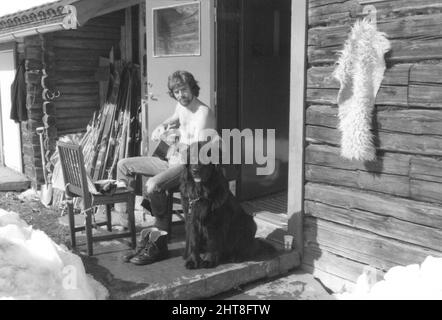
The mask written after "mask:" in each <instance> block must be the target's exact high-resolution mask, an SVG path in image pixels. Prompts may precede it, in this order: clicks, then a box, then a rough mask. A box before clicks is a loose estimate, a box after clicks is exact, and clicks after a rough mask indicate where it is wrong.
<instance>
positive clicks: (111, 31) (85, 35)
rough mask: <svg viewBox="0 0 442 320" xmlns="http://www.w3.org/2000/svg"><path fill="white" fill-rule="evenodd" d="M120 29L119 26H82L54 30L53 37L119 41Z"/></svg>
mask: <svg viewBox="0 0 442 320" xmlns="http://www.w3.org/2000/svg"><path fill="white" fill-rule="evenodd" d="M120 37H121V35H120V29H119V28H100V27H95V28H93V27H84V28H79V29H77V30H64V31H61V32H56V33H55V34H54V39H57V40H69V39H84V40H88V41H91V40H95V39H98V40H110V41H117V42H118V41H119V40H120Z"/></svg>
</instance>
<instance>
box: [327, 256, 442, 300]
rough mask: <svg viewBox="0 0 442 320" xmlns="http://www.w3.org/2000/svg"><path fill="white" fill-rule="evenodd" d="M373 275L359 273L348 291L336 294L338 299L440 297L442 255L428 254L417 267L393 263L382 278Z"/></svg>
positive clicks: (415, 298) (438, 298) (441, 289)
mask: <svg viewBox="0 0 442 320" xmlns="http://www.w3.org/2000/svg"><path fill="white" fill-rule="evenodd" d="M372 279H373V274H370V273H368V272H366V271H365V272H364V273H363V274H362V275H361V276H359V278H358V280H357V282H356V285H355V287H354V288H353V290H352V291H351V292H348V291H347V292H343V293H341V294H336V295H335V297H336V298H337V299H342V300H393V299H395V300H441V299H442V258H435V257H432V256H428V257H427V258H426V259H425V261H424V262H422V264H421V265H420V266H419V265H418V264H411V265H408V266H395V267H393V268H391V269H390V270H388V272H387V273H386V274H385V275H384V279H383V280H381V281H379V282H374V283H373V281H372Z"/></svg>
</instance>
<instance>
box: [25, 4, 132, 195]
mask: <svg viewBox="0 0 442 320" xmlns="http://www.w3.org/2000/svg"><path fill="white" fill-rule="evenodd" d="M123 24H124V11H118V12H114V13H110V14H107V15H104V16H101V17H97V18H94V19H91V20H90V21H88V22H87V23H86V24H85V25H84V26H81V27H79V28H78V29H76V30H65V31H58V32H53V33H48V34H44V35H42V36H30V37H26V38H24V39H22V40H20V41H18V44H17V52H18V57H19V60H21V59H25V60H26V82H27V92H28V94H27V108H28V116H29V120H28V121H27V122H25V123H22V125H21V126H22V143H23V157H24V159H23V160H24V168H25V174H26V175H27V176H28V177H29V178H30V179H31V181H32V186H33V187H34V188H36V186H37V184H40V183H43V182H44V179H43V170H42V165H41V152H40V142H39V136H38V135H37V134H36V131H35V129H36V128H37V127H41V126H43V125H46V126H49V127H50V130H49V131H50V135H51V138H50V139H48V140H47V143H50V144H51V146H50V149H52V150H55V140H56V139H57V137H59V136H61V135H64V134H67V133H76V132H81V131H85V130H86V126H87V124H88V122H89V121H90V120H91V118H92V115H93V113H94V111H96V110H98V109H99V107H100V106H99V84H98V80H97V78H96V73H97V71H98V67H99V57H100V56H103V57H109V52H110V50H111V48H112V46H114V47H116V48H119V43H120V39H121V26H122V25H123ZM42 41H44V42H45V47H46V57H45V58H46V63H47V73H48V78H47V79H46V84H47V86H48V87H49V88H51V89H54V90H55V91H56V90H59V91H60V94H61V96H60V97H59V98H56V99H55V100H53V106H51V111H49V110H46V109H45V108H44V107H43V102H44V101H43V99H42V86H41V77H42V73H41V69H42ZM54 107H55V109H54ZM45 116H46V118H44V117H45ZM43 119H46V120H45V121H43ZM53 135H55V137H53Z"/></svg>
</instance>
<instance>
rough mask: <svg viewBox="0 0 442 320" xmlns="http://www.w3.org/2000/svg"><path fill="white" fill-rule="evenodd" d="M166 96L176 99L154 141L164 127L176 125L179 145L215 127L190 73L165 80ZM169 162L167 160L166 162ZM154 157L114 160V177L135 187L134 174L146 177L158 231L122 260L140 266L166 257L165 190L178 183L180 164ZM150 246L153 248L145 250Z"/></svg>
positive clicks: (119, 208) (118, 208)
mask: <svg viewBox="0 0 442 320" xmlns="http://www.w3.org/2000/svg"><path fill="white" fill-rule="evenodd" d="M168 88H169V95H170V96H171V97H172V98H173V99H175V100H176V101H177V105H176V108H175V112H174V114H173V115H172V116H171V117H169V118H167V119H166V120H165V121H164V122H163V123H162V124H160V125H159V126H158V127H157V128H155V129H154V130H153V132H152V140H158V139H159V138H160V136H161V135H162V134H163V133H164V132H165V130H166V129H168V128H179V131H180V140H179V142H180V143H179V145H181V147H183V146H189V145H190V144H191V143H193V142H196V141H199V139H200V138H201V137H203V130H204V129H215V115H214V112H213V110H212V109H210V108H209V107H208V106H207V105H206V104H204V103H203V102H201V101H200V100H199V99H198V96H199V91H200V88H199V86H198V84H197V82H196V81H195V78H194V77H193V75H192V74H191V73H189V72H187V71H176V72H174V73H173V74H172V75H171V76H170V77H169V79H168ZM169 162H170V161H169ZM169 162H168V161H164V160H161V159H160V158H157V157H134V158H127V159H122V160H120V161H119V162H118V167H117V179H118V180H121V181H124V182H125V183H126V184H127V185H128V186H130V187H132V188H134V189H135V177H136V175H137V174H140V175H144V176H149V177H150V178H149V180H148V181H147V183H146V195H147V198H148V199H149V201H150V206H151V209H152V210H151V213H152V215H153V216H154V217H155V224H154V227H155V228H157V229H158V230H159V231H160V234H161V235H162V236H160V238H159V239H157V240H156V241H153V242H155V243H154V244H152V245H150V244H147V245H146V249H145V250H142V251H141V252H134V253H133V255H129V256H127V257H126V258H125V260H126V261H129V260H130V262H132V263H135V264H138V265H144V264H149V263H152V262H155V261H158V260H161V259H164V258H165V257H167V236H166V233H165V231H167V230H168V228H169V218H168V217H167V195H166V190H168V189H171V188H175V187H177V186H178V185H179V180H180V176H181V173H182V172H183V170H184V164H183V163H169ZM115 210H116V211H117V212H118V213H119V215H120V216H122V215H123V216H125V213H126V207H125V204H117V205H115ZM149 247H153V248H154V249H152V248H151V249H149Z"/></svg>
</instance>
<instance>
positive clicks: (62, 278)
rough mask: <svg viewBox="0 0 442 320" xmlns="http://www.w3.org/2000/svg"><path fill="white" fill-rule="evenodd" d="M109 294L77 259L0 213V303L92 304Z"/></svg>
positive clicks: (12, 214)
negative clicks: (12, 300) (14, 300)
mask: <svg viewBox="0 0 442 320" xmlns="http://www.w3.org/2000/svg"><path fill="white" fill-rule="evenodd" d="M108 295H109V293H108V291H107V289H106V288H104V287H103V286H102V285H101V284H100V283H99V282H97V281H96V280H94V279H93V278H92V276H90V275H88V274H86V272H85V269H84V266H83V263H82V261H81V259H80V257H78V256H77V255H75V254H73V253H71V252H70V251H68V249H67V248H66V247H64V246H60V245H57V244H56V243H55V242H53V241H52V240H51V239H50V238H49V237H48V236H47V235H46V234H45V233H44V232H42V231H40V230H33V228H32V226H29V225H28V224H27V223H26V222H25V221H23V220H22V219H20V217H19V215H18V214H17V213H15V212H7V211H5V210H3V209H0V299H16V300H28V299H29V300H65V299H67V300H95V299H99V300H102V299H106V298H107V297H108Z"/></svg>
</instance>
